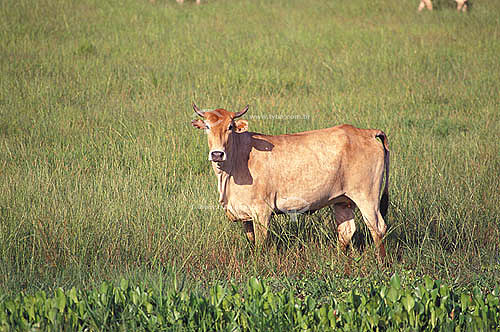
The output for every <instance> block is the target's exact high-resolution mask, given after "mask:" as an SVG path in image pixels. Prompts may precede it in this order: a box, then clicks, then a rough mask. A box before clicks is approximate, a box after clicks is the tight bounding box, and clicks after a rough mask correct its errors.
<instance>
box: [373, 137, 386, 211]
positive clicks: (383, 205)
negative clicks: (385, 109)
mask: <svg viewBox="0 0 500 332" xmlns="http://www.w3.org/2000/svg"><path fill="white" fill-rule="evenodd" d="M375 137H378V138H380V139H381V140H382V144H383V145H384V164H385V186H384V192H383V194H382V198H381V199H380V214H381V215H382V218H385V216H386V215H387V210H388V209H389V140H388V139H387V136H386V135H385V133H384V132H383V131H380V130H379V131H378V132H377V133H376V135H375Z"/></svg>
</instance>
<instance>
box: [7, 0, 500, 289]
mask: <svg viewBox="0 0 500 332" xmlns="http://www.w3.org/2000/svg"><path fill="white" fill-rule="evenodd" d="M417 5H418V1H416V0H411V1H410V0H401V1H394V0H379V1H366V0H351V1H327V0H320V1H315V2H311V1H306V0H271V1H270V0H267V1H262V0H257V1H250V0H231V1H230V0H207V1H203V2H202V4H201V5H199V6H197V5H194V2H189V1H186V2H185V3H184V4H183V5H179V4H177V3H176V2H175V1H173V0H172V1H170V0H169V1H166V0H156V1H154V2H151V1H146V0H123V1H116V0H107V1H97V0H88V1H80V0H78V1H77V0H40V1H28V0H16V1H14V0H5V1H2V2H1V4H0V14H1V17H2V20H0V27H1V29H0V289H2V290H3V291H4V292H7V293H12V294H14V293H16V292H19V291H24V292H28V293H30V292H34V291H36V290H41V289H42V290H54V289H56V288H57V287H63V288H64V289H70V288H71V287H73V286H75V287H80V288H88V287H91V286H93V285H95V284H98V283H100V282H102V281H104V280H108V281H116V280H121V278H129V279H132V280H137V281H139V282H142V283H145V284H148V283H155V282H158V280H171V279H173V278H174V279H175V278H181V279H183V280H184V282H185V284H186V285H187V286H188V287H189V288H190V289H194V290H201V291H203V290H206V289H207V287H209V285H211V284H213V283H216V282H223V283H224V282H227V281H231V282H236V283H239V282H242V283H245V282H247V281H248V280H249V278H251V277H253V276H259V277H262V278H266V279H269V280H272V282H271V283H272V285H273V287H275V288H278V289H292V290H293V291H294V292H296V293H299V294H300V293H304V294H307V295H311V296H313V297H315V298H321V297H322V296H325V295H326V294H342V293H343V292H345V291H348V290H349V289H350V285H352V284H355V285H358V286H359V285H362V284H363V280H370V281H373V282H384V281H387V280H388V279H389V277H390V276H391V275H392V274H393V273H394V272H395V271H399V272H400V273H402V274H403V275H404V276H406V277H405V278H406V279H404V278H403V282H407V283H411V282H412V280H416V279H419V278H421V277H422V276H424V275H428V276H430V277H431V278H439V279H442V280H445V281H446V282H447V283H448V284H450V285H451V286H453V287H459V288H468V287H471V286H473V285H474V286H479V287H480V288H482V289H485V290H488V289H492V288H493V287H494V286H495V285H497V284H498V283H499V282H500V93H499V92H500V89H499V86H500V61H499V54H500V15H499V13H500V2H499V1H496V0H482V1H481V0H476V1H475V2H474V6H473V8H472V10H471V11H470V12H469V13H467V14H459V13H457V12H456V11H455V10H454V9H453V8H448V7H447V6H444V5H443V6H441V8H439V6H437V10H434V11H433V12H422V13H417ZM192 102H196V103H197V104H198V106H200V107H201V108H216V107H222V108H226V109H228V110H231V111H237V110H240V109H241V108H242V107H243V106H244V105H246V104H250V110H249V111H248V113H247V114H246V116H245V117H244V118H245V119H248V120H249V127H250V130H251V131H257V132H262V133H267V134H281V133H293V132H298V131H304V130H311V129H319V128H325V127H329V126H334V125H337V124H342V123H349V124H353V125H355V126H358V127H362V128H377V129H381V130H383V131H384V132H385V133H386V134H387V136H388V138H389V148H390V150H391V181H390V189H389V191H390V205H389V212H388V216H387V218H386V222H387V225H388V227H389V228H388V235H387V236H386V239H385V241H386V248H387V261H388V264H387V266H379V265H377V263H376V258H375V250H374V249H373V246H372V244H371V240H370V236H369V232H368V230H367V229H366V227H365V226H364V225H363V223H362V221H361V220H360V215H359V213H358V214H357V223H356V225H357V227H358V231H357V234H356V235H355V241H354V245H353V251H352V257H353V262H352V266H351V273H350V275H346V274H345V271H344V267H345V264H346V262H347V258H346V257H345V256H344V255H343V254H342V253H341V252H339V251H338V250H337V249H338V248H337V234H336V232H335V231H334V230H332V228H331V227H330V221H331V220H332V219H331V218H332V212H331V211H330V210H328V209H325V210H321V211H319V212H317V213H315V214H313V215H307V216H301V215H299V216H297V218H291V219H290V218H288V217H285V216H278V217H275V218H274V219H273V224H272V227H271V232H272V238H271V244H270V246H269V248H267V249H266V250H265V251H252V250H251V248H250V246H249V244H248V243H247V240H246V238H245V236H244V234H243V231H242V228H241V225H238V224H235V223H231V222H229V221H228V219H227V218H226V216H225V215H224V212H223V210H222V209H221V208H220V207H219V206H218V203H217V200H218V194H217V188H216V179H215V176H214V175H213V171H212V169H211V166H210V163H209V162H208V161H207V152H208V147H207V142H206V136H205V135H204V134H203V133H201V132H200V131H196V130H194V129H193V128H192V127H191V126H190V121H191V120H192V119H194V118H195V114H194V112H193V111H192V108H191V104H192Z"/></svg>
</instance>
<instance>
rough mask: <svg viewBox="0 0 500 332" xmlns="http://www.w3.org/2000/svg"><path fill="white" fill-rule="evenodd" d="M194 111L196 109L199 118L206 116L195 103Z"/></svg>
mask: <svg viewBox="0 0 500 332" xmlns="http://www.w3.org/2000/svg"><path fill="white" fill-rule="evenodd" d="M193 109H194V111H195V112H196V114H198V115H199V116H201V117H203V116H205V114H204V112H202V111H201V110H200V109H199V108H198V106H196V104H195V103H193Z"/></svg>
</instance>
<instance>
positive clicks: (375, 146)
mask: <svg viewBox="0 0 500 332" xmlns="http://www.w3.org/2000/svg"><path fill="white" fill-rule="evenodd" d="M248 107H249V106H248V105H247V106H246V107H245V108H244V109H243V110H242V111H240V112H230V111H227V110H225V109H222V108H219V109H215V110H201V109H200V108H198V106H196V104H194V103H193V109H194V111H195V112H196V114H197V115H199V116H200V117H201V118H197V119H194V120H192V122H191V124H192V125H193V126H194V127H195V128H198V129H203V130H204V131H205V132H206V134H207V138H208V146H209V153H208V160H209V161H211V163H212V168H213V171H214V173H215V175H216V177H217V187H218V191H219V203H220V204H221V205H222V207H223V209H224V211H225V213H226V215H227V216H228V217H229V219H230V220H231V221H238V222H242V223H243V228H244V231H245V233H246V236H247V238H248V240H249V241H250V242H251V243H253V244H256V245H257V246H260V245H261V244H263V243H264V242H265V240H266V238H267V234H268V227H269V222H270V219H271V216H272V215H273V214H282V213H286V214H289V213H293V212H314V211H316V210H318V209H321V208H323V207H326V206H333V210H334V214H335V222H336V227H337V231H338V233H339V237H338V238H339V244H340V247H341V249H342V250H344V252H345V251H346V250H347V246H348V245H349V243H350V241H351V238H352V236H353V234H354V232H355V230H356V226H355V224H354V209H355V208H356V207H357V208H358V209H359V210H360V211H361V214H362V216H363V219H364V221H365V223H366V225H367V226H368V229H369V231H370V233H371V235H372V237H373V241H374V244H375V247H376V249H377V257H378V260H379V262H382V261H383V259H384V257H385V247H384V243H383V239H384V235H385V234H386V228H387V227H386V225H385V222H384V217H385V215H386V213H387V208H388V204H389V192H388V189H389V148H388V139H387V136H386V135H385V134H384V132H383V131H381V130H372V129H358V128H356V127H353V126H351V125H347V124H344V125H340V126H336V127H331V128H326V129H319V130H312V131H306V132H300V133H295V134H286V135H276V136H273V135H264V134H259V133H255V132H250V131H248V121H246V120H242V119H238V118H239V117H241V116H242V115H244V114H245V113H246V112H247V111H248ZM384 173H385V187H384V189H383V193H382V196H381V195H380V194H381V189H382V183H383V181H384ZM380 196H381V198H380Z"/></svg>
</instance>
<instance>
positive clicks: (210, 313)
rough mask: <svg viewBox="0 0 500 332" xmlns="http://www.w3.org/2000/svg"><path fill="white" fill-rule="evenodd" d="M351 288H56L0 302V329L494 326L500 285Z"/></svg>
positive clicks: (257, 284)
mask: <svg viewBox="0 0 500 332" xmlns="http://www.w3.org/2000/svg"><path fill="white" fill-rule="evenodd" d="M369 288H370V291H369V292H360V291H359V290H358V289H353V290H351V291H349V292H348V293H346V295H345V297H344V298H342V299H335V298H333V297H329V298H328V300H327V301H323V303H320V302H318V301H317V300H315V299H314V298H313V297H311V296H306V297H304V298H299V297H297V295H296V294H294V293H293V292H292V291H287V290H282V291H278V292H273V291H272V289H271V287H270V286H269V283H268V282H266V281H263V280H260V279H258V278H255V277H252V278H250V279H249V280H248V282H247V284H246V287H241V288H238V287H236V286H235V285H234V284H230V285H228V286H222V285H220V284H215V285H213V286H212V287H210V289H209V290H208V293H207V294H206V295H203V294H197V293H194V292H189V291H187V290H185V289H175V287H174V288H172V289H168V290H163V291H160V292H158V291H154V290H152V289H148V288H144V287H141V286H140V285H136V284H132V283H131V282H129V281H128V280H126V279H122V281H121V282H120V283H119V284H118V285H112V284H110V283H107V282H104V283H102V284H101V286H100V287H98V288H97V289H94V290H91V291H81V290H76V289H75V288H72V289H71V290H69V291H63V290H62V289H61V288H58V289H57V290H56V291H55V292H54V294H53V295H52V296H47V295H46V293H45V292H38V293H36V294H35V295H33V296H31V295H25V294H22V293H21V294H19V295H17V296H15V297H9V296H6V297H3V298H2V299H1V301H0V330H2V331H8V330H9V329H16V330H30V329H34V330H37V329H39V330H72V331H84V330H91V331H99V330H123V329H125V330H136V329H141V330H148V331H155V330H162V329H165V328H168V329H172V328H175V329H194V330H201V331H214V330H216V331H228V330H231V331H234V330H240V331H261V330H271V331H283V330H289V331H292V330H306V331H325V330H334V329H340V330H344V331H378V330H384V331H400V330H413V331H448V330H456V329H460V330H483V331H484V330H494V329H498V328H500V289H499V288H498V287H497V288H495V289H494V290H493V291H492V292H491V293H488V294H485V293H483V292H482V291H481V290H480V289H479V288H477V287H476V288H474V289H473V290H472V291H471V292H465V291H464V292H455V291H453V290H452V289H450V288H449V287H448V286H447V285H446V284H444V283H442V282H440V281H436V280H432V279H431V278H429V277H425V278H424V279H423V281H422V282H420V283H418V284H416V285H414V286H408V287H402V286H401V279H400V276H399V275H398V274H394V275H393V276H392V278H391V280H390V282H389V283H387V284H385V285H379V286H375V285H373V284H371V285H370V286H369Z"/></svg>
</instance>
